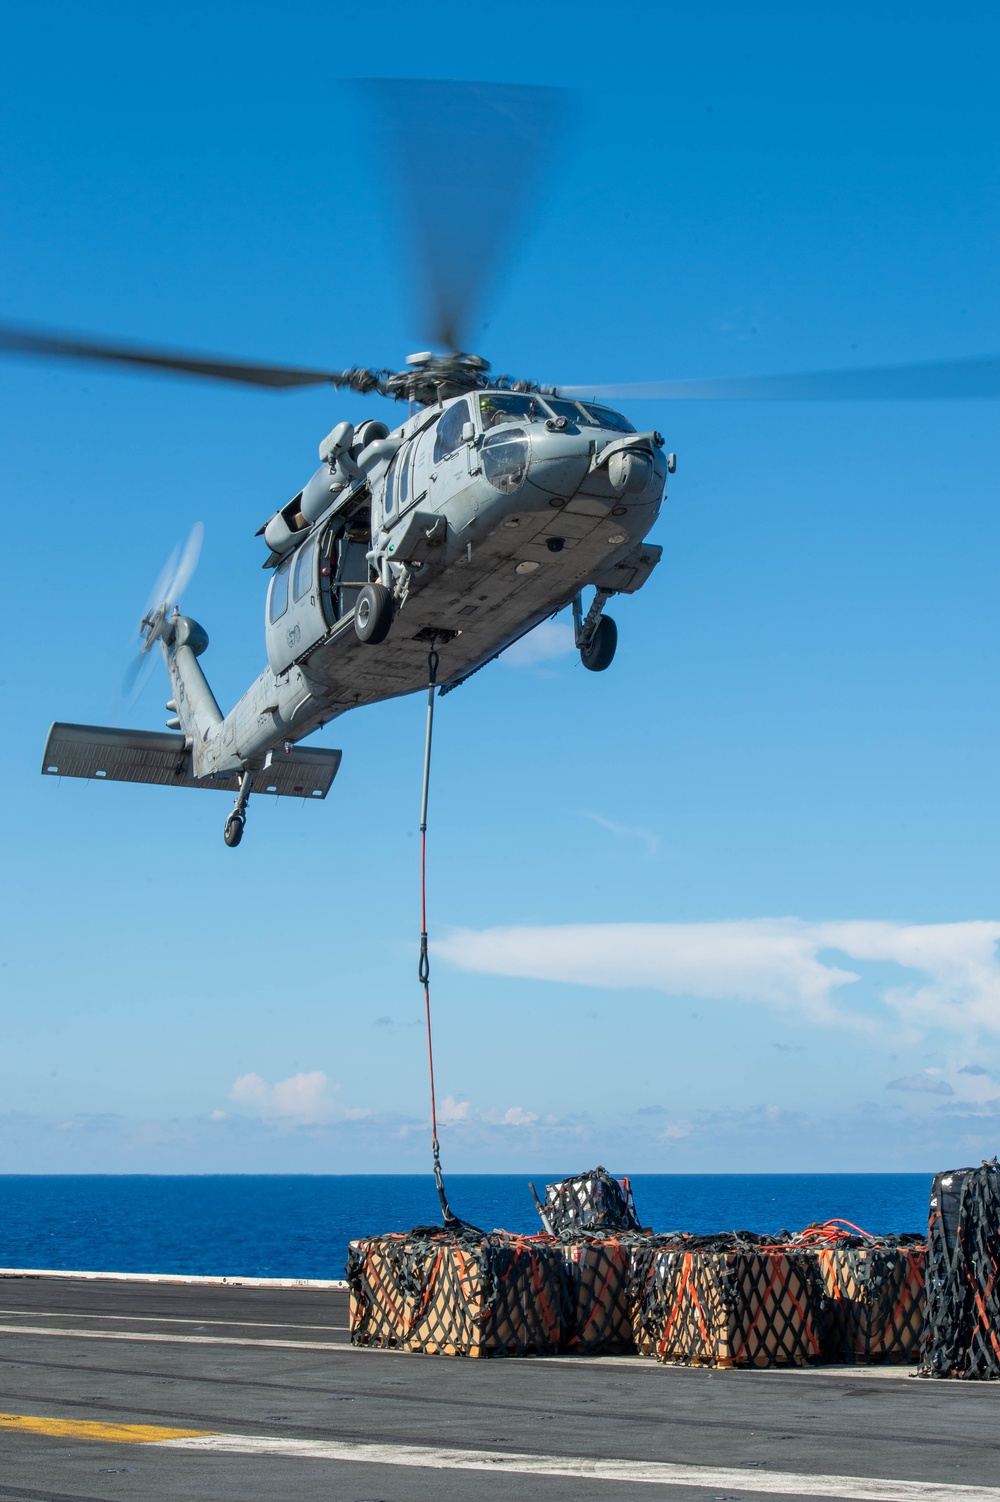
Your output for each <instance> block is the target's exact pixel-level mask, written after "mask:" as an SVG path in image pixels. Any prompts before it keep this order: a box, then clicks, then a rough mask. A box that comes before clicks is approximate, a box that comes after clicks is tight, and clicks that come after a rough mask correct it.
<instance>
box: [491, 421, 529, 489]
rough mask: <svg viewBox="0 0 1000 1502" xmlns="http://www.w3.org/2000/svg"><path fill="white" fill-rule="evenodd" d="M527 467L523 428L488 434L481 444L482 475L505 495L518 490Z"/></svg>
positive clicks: (526, 437) (526, 448)
mask: <svg viewBox="0 0 1000 1502" xmlns="http://www.w3.org/2000/svg"><path fill="white" fill-rule="evenodd" d="M527 467H528V435H527V434H526V433H525V431H524V429H523V428H504V430H503V432H502V433H488V434H487V435H486V439H485V441H484V443H483V473H484V474H485V476H486V478H487V480H489V482H490V484H491V485H492V486H493V488H494V490H502V491H503V492H504V494H505V495H509V494H510V493H511V491H514V490H516V489H517V488H518V486H519V485H520V483H521V481H522V480H523V479H524V471H525V470H526V469H527Z"/></svg>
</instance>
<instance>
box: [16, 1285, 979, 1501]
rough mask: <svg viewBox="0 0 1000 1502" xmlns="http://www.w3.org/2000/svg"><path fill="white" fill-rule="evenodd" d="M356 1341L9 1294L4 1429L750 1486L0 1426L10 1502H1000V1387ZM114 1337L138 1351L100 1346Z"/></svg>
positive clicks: (338, 1302) (193, 1310)
mask: <svg viewBox="0 0 1000 1502" xmlns="http://www.w3.org/2000/svg"><path fill="white" fill-rule="evenodd" d="M11 1327H16V1329H14V1330H12V1329H11ZM25 1327H32V1329H33V1330H35V1331H38V1330H44V1331H51V1332H52V1333H29V1332H28V1330H27V1329H25ZM346 1327H347V1295H346V1293H344V1292H342V1291H339V1290H322V1289H273V1290H272V1289H259V1288H247V1287H242V1288H241V1287H238V1286H237V1287H224V1288H218V1287H203V1286H185V1285H169V1284H140V1283H105V1282H101V1283H91V1282H84V1281H82V1280H80V1281H76V1280H73V1281H62V1280H53V1279H48V1278H20V1277H0V1410H3V1412H4V1413H5V1414H10V1415H37V1416H45V1417H47V1418H53V1417H55V1418H61V1419H72V1420H92V1421H98V1422H103V1423H135V1424H152V1425H168V1426H176V1427H181V1428H190V1429H196V1430H211V1431H223V1432H224V1433H226V1434H228V1435H234V1436H249V1435H255V1436H281V1437H284V1438H286V1439H287V1438H290V1437H291V1438H298V1439H305V1440H349V1441H361V1442H370V1443H380V1444H386V1445H420V1446H442V1447H446V1448H447V1449H449V1450H459V1451H461V1450H487V1451H491V1452H495V1453H499V1452H521V1453H524V1452H527V1453H529V1454H533V1455H545V1456H557V1457H564V1456H570V1457H577V1456H591V1457H604V1458H609V1459H627V1460H633V1461H634V1460H652V1461H667V1462H675V1463H676V1462H684V1463H690V1464H693V1465H702V1466H708V1467H732V1468H735V1469H736V1470H738V1471H739V1472H741V1473H745V1476H746V1479H745V1480H742V1478H741V1484H739V1485H738V1489H737V1490H731V1489H727V1488H725V1487H722V1488H720V1486H719V1484H718V1483H717V1482H716V1483H710V1484H709V1485H707V1486H696V1485H689V1484H680V1485H675V1484H666V1485H665V1484H652V1485H651V1484H648V1483H639V1482H635V1481H627V1480H610V1481H609V1480H601V1479H590V1478H587V1479H579V1478H574V1477H559V1476H537V1475H531V1474H504V1475H493V1474H489V1473H486V1472H478V1471H468V1470H461V1469H450V1468H445V1469H430V1468H428V1467H426V1466H423V1465H413V1464H405V1465H398V1464H397V1465H383V1464H370V1463H363V1462H359V1461H354V1460H343V1459H330V1458H311V1457H310V1458H304V1457H289V1456H287V1455H273V1454H266V1453H264V1454H257V1455H230V1454H222V1453H204V1454H199V1453H193V1452H190V1451H188V1452H185V1451H182V1450H173V1451H171V1450H168V1449H165V1448H163V1447H162V1446H160V1445H155V1444H152V1445H151V1444H132V1445H126V1444H122V1443H118V1442H111V1441H108V1440H106V1439H84V1438H81V1437H79V1436H78V1435H71V1436H69V1437H55V1436H50V1435H42V1434H34V1433H26V1432H23V1431H18V1430H17V1429H16V1428H12V1427H11V1425H10V1424H7V1425H5V1426H2V1428H3V1432H0V1499H25V1502H71V1499H82V1498H85V1499H88V1502H92V1499H108V1502H111V1499H130V1502H131V1499H136V1502H140V1499H147V1498H149V1499H161V1498H162V1499H167V1498H177V1497H184V1498H196V1499H201V1498H204V1499H215V1498H219V1499H226V1502H229V1499H232V1502H257V1499H262V1502H263V1499H267V1502H275V1499H292V1498H296V1499H303V1502H312V1499H320V1498H322V1499H324V1502H431V1499H433V1502H452V1499H455V1502H457V1499H467V1498H468V1499H471V1498H475V1499H477V1502H527V1499H538V1502H640V1499H643V1498H647V1499H652V1498H654V1497H663V1498H665V1499H670V1502H686V1499H700V1502H708V1499H709V1498H719V1497H725V1498H727V1499H728V1498H729V1497H732V1498H734V1499H735V1502H754V1498H759V1497H769V1496H774V1495H776V1493H775V1492H773V1491H771V1490H768V1489H766V1488H765V1489H764V1490H760V1489H756V1490H748V1489H747V1488H748V1487H752V1486H753V1473H754V1471H755V1470H761V1469H765V1470H769V1471H780V1472H783V1473H795V1474H797V1475H799V1476H805V1477H809V1476H815V1475H816V1474H817V1473H828V1474H829V1473H832V1474H835V1475H837V1476H841V1477H857V1478H885V1479H899V1480H909V1481H923V1482H937V1483H939V1484H941V1483H944V1484H945V1485H946V1486H947V1487H948V1488H949V1492H950V1490H951V1488H952V1487H955V1486H958V1487H977V1486H978V1487H986V1488H989V1489H990V1495H991V1496H1000V1492H994V1491H993V1489H994V1488H996V1487H997V1486H998V1485H1000V1425H998V1423H997V1420H998V1417H1000V1384H998V1385H990V1384H981V1385H976V1384H970V1383H944V1382H931V1381H925V1380H920V1379H917V1378H914V1377H912V1376H910V1375H908V1374H906V1373H904V1372H899V1371H897V1372H893V1373H885V1372H884V1371H883V1372H881V1373H876V1372H872V1371H859V1370H857V1369H848V1368H837V1369H826V1370H823V1371H809V1372H792V1373H780V1372H744V1371H735V1372H712V1371H701V1370H693V1369H686V1368H671V1367H661V1366H659V1365H658V1364H656V1363H655V1362H653V1361H646V1360H641V1359H639V1358H625V1359H615V1358H604V1359H600V1360H595V1359H587V1358H574V1359H566V1358H556V1359H550V1360H520V1361H513V1360H490V1361H467V1360H466V1361H463V1360H448V1359H444V1358H435V1357H422V1356H407V1355H399V1354H396V1353H387V1352H378V1351H364V1350H355V1349H353V1348H352V1347H350V1345H349V1344H348V1333H347V1328H346ZM22 1330H23V1331H24V1333H21V1331H22ZM111 1332H114V1333H116V1334H126V1335H132V1336H135V1337H137V1338H134V1339H107V1338H95V1337H105V1336H107V1335H108V1334H109V1333H111ZM154 1337H155V1338H154ZM191 1337H200V1339H195V1340H192V1339H191ZM229 1341H232V1342H234V1343H233V1344H226V1342H229ZM268 1341H274V1342H283V1343H284V1344H273V1345H269V1344H265V1343H264V1342H268ZM235 1342H241V1343H235ZM292 1343H294V1344H292ZM310 1347H315V1349H310ZM328 1347H332V1348H328ZM863 1490H864V1488H862V1489H861V1491H859V1492H858V1493H857V1494H858V1495H861V1494H862V1492H863ZM783 1494H784V1495H789V1496H792V1497H793V1498H794V1497H796V1496H801V1495H805V1493H802V1492H796V1491H790V1492H785V1493H783ZM840 1494H841V1495H845V1494H846V1493H844V1492H841V1493H840ZM885 1495H886V1496H887V1497H889V1498H891V1497H892V1496H893V1495H894V1493H893V1491H892V1490H891V1489H890V1490H889V1491H887V1492H886V1493H885ZM939 1495H940V1494H939ZM957 1495H958V1496H962V1495H963V1494H962V1493H961V1492H958V1493H957ZM965 1496H966V1498H968V1499H969V1502H973V1499H974V1498H975V1496H976V1494H975V1493H971V1494H970V1493H966V1494H965Z"/></svg>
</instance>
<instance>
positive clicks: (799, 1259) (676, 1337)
mask: <svg viewBox="0 0 1000 1502" xmlns="http://www.w3.org/2000/svg"><path fill="white" fill-rule="evenodd" d="M660 1240H661V1239H660V1238H655V1240H654V1242H653V1244H650V1245H647V1246H645V1247H642V1248H637V1249H636V1250H635V1251H634V1252H633V1287H634V1297H635V1303H634V1328H635V1342H636V1348H637V1350H638V1351H639V1353H640V1354H641V1355H650V1356H656V1357H658V1358H659V1360H660V1361H664V1362H668V1361H669V1362H675V1363H680V1364H683V1365H708V1366H806V1365H809V1364H812V1363H814V1362H817V1361H819V1360H820V1358H821V1356H822V1307H821V1301H820V1299H819V1297H818V1287H817V1283H816V1279H815V1273H814V1265H813V1259H812V1257H811V1256H810V1254H809V1253H808V1252H805V1251H801V1252H800V1251H793V1250H789V1249H787V1248H775V1247H765V1246H761V1245H759V1244H754V1242H753V1241H751V1240H749V1238H748V1237H744V1236H738V1235H733V1236H730V1237H724V1236H716V1237H710V1238H709V1237H705V1238H701V1237H678V1238H676V1239H675V1240H674V1241H673V1243H672V1244H671V1243H668V1244H662V1242H661V1244H660V1245H656V1244H655V1242H656V1241H660Z"/></svg>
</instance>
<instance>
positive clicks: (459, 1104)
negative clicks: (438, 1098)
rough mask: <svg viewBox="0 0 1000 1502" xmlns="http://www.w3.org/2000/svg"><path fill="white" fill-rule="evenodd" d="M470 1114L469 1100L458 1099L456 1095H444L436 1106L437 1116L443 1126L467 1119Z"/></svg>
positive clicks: (470, 1103)
mask: <svg viewBox="0 0 1000 1502" xmlns="http://www.w3.org/2000/svg"><path fill="white" fill-rule="evenodd" d="M471 1115H472V1102H471V1100H459V1099H458V1097H457V1096H456V1095H446V1096H445V1098H444V1100H443V1101H442V1102H441V1104H440V1105H439V1106H438V1112H437V1118H438V1121H440V1122H441V1123H442V1124H443V1125H444V1126H455V1125H456V1124H457V1123H458V1122H460V1121H468V1120H469V1118H470V1116H471Z"/></svg>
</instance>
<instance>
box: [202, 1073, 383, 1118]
mask: <svg viewBox="0 0 1000 1502" xmlns="http://www.w3.org/2000/svg"><path fill="white" fill-rule="evenodd" d="M339 1094H340V1086H339V1085H331V1084H330V1081H329V1080H328V1079H327V1077H326V1075H325V1074H324V1073H323V1071H322V1069H313V1070H311V1071H310V1072H309V1073H308V1074H293V1075H291V1076H289V1078H288V1079H287V1080H278V1081H277V1083H276V1084H273V1085H269V1084H268V1083H267V1081H266V1080H263V1079H261V1077H260V1075H259V1074H242V1075H240V1077H239V1079H238V1080H235V1081H234V1082H233V1088H232V1089H231V1090H230V1092H229V1099H230V1100H233V1101H235V1102H236V1103H237V1105H241V1106H244V1107H246V1108H248V1109H249V1110H250V1111H252V1112H253V1113H254V1115H257V1116H261V1117H263V1118H264V1119H266V1120H279V1121H289V1122H297V1123H299V1124H301V1125H315V1124H318V1123H320V1122H330V1121H354V1120H358V1119H360V1118H361V1117H364V1116H367V1115H368V1114H369V1113H368V1112H367V1111H365V1110H359V1109H356V1108H352V1107H348V1106H344V1105H342V1104H341V1101H340V1099H339ZM215 1119H216V1120H218V1119H220V1118H219V1117H218V1116H217V1117H215Z"/></svg>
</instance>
